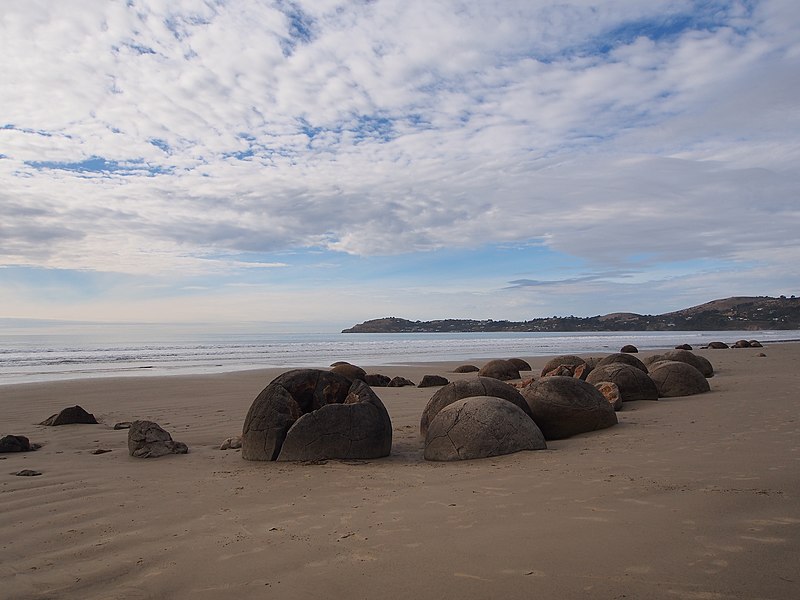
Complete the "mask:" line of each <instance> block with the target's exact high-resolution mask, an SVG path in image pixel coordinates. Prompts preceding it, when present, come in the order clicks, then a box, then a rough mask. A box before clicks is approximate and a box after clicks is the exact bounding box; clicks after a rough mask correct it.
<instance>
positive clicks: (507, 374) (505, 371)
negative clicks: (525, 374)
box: [478, 358, 520, 381]
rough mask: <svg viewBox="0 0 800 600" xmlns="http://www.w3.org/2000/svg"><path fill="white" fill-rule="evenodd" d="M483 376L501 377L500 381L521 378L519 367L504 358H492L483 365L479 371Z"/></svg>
mask: <svg viewBox="0 0 800 600" xmlns="http://www.w3.org/2000/svg"><path fill="white" fill-rule="evenodd" d="M478 375H480V376H481V377H491V378H493V379H499V380H500V381H509V380H510V379H519V378H520V377H519V369H518V368H517V367H515V366H514V363H511V362H509V361H507V360H504V359H502V358H497V359H495V360H490V361H489V362H487V363H486V364H485V365H483V366H482V367H481V369H480V371H478Z"/></svg>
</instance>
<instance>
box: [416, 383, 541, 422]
mask: <svg viewBox="0 0 800 600" xmlns="http://www.w3.org/2000/svg"><path fill="white" fill-rule="evenodd" d="M470 396H493V397H495V398H501V399H502V400H505V401H507V402H511V403H512V404H515V405H516V406H518V407H519V408H520V409H521V410H522V411H523V412H524V413H525V414H527V415H528V417H529V418H530V414H531V410H530V408H529V407H528V403H527V402H525V398H523V397H522V394H520V393H519V390H518V389H517V388H515V387H514V386H513V385H511V384H508V383H505V382H504V381H500V380H499V379H495V378H493V377H480V376H478V377H474V378H472V379H462V380H460V381H451V382H450V383H448V384H447V385H446V386H444V387H443V388H442V389H440V390H438V391H437V392H436V393H435V394H434V395H433V396H431V399H430V400H428V404H427V405H426V406H425V409H424V410H423V411H422V418H421V419H420V422H419V431H420V434H421V435H422V437H425V435H426V434H427V432H428V426H429V425H430V423H431V421H433V419H434V418H435V417H436V415H437V414H439V412H440V411H441V410H442V409H443V408H444V407H446V406H449V405H450V404H453V403H454V402H456V401H458V400H461V399H462V398H469V397H470Z"/></svg>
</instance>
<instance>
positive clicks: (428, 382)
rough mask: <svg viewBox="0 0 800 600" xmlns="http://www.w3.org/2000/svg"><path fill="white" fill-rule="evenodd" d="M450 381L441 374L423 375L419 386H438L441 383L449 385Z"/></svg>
mask: <svg viewBox="0 0 800 600" xmlns="http://www.w3.org/2000/svg"><path fill="white" fill-rule="evenodd" d="M448 383H450V382H449V381H448V380H447V378H446V377H442V376H441V375H423V376H422V381H420V382H419V384H418V385H417V387H421V388H424V387H437V386H440V385H447V384H448Z"/></svg>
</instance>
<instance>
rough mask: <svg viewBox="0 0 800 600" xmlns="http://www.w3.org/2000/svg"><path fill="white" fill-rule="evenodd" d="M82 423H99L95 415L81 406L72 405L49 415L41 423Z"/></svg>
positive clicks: (54, 424)
mask: <svg viewBox="0 0 800 600" xmlns="http://www.w3.org/2000/svg"><path fill="white" fill-rule="evenodd" d="M76 423H82V424H87V425H97V424H98V423H97V419H95V418H94V415H93V414H91V413H88V412H86V411H85V410H83V409H82V408H81V407H80V406H70V407H68V408H65V409H64V410H62V411H61V412H60V413H58V414H55V415H52V416H51V417H48V418H47V419H45V420H44V421H42V422H41V423H40V425H49V426H56V425H72V424H76Z"/></svg>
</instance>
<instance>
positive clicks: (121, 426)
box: [114, 421, 131, 429]
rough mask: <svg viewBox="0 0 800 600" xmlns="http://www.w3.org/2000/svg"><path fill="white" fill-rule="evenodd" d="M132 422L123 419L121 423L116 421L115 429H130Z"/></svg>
mask: <svg viewBox="0 0 800 600" xmlns="http://www.w3.org/2000/svg"><path fill="white" fill-rule="evenodd" d="M130 428H131V422H130V421H122V422H121V423H114V429H130Z"/></svg>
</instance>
